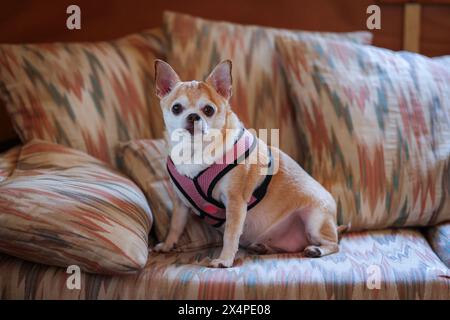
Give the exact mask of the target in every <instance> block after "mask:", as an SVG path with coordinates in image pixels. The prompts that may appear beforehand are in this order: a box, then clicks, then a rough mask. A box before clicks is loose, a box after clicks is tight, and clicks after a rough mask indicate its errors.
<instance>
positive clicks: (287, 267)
mask: <svg viewBox="0 0 450 320" xmlns="http://www.w3.org/2000/svg"><path fill="white" fill-rule="evenodd" d="M219 253H220V248H216V249H209V250H203V251H199V252H189V253H178V254H156V253H152V254H151V255H150V258H149V260H148V262H147V265H146V266H145V268H144V269H143V270H142V271H141V272H140V273H139V274H136V275H130V276H123V277H109V276H102V277H99V276H95V275H89V274H83V275H82V278H81V290H68V289H67V287H66V285H65V283H66V279H67V274H66V273H65V270H63V269H59V268H55V267H46V266H41V265H36V264H33V263H29V262H25V261H23V260H20V259H15V258H12V257H8V256H2V255H0V275H3V274H8V277H1V276H0V298H2V299H23V298H26V299H371V300H373V299H444V300H445V299H447V300H448V299H450V281H449V278H448V277H449V276H450V274H449V269H448V268H446V267H445V266H444V265H443V264H442V262H441V261H440V260H439V258H438V257H437V256H436V255H435V254H434V252H433V251H432V249H431V248H430V246H429V245H428V243H427V241H426V240H425V238H424V237H423V236H422V234H421V233H420V232H419V231H416V230H408V229H405V230H384V231H373V232H358V233H351V234H348V235H345V236H344V237H343V239H342V241H341V251H340V252H339V253H337V254H333V255H330V256H326V257H323V258H319V259H317V258H312V259H311V258H303V257H301V256H300V255H299V254H280V255H266V256H253V255H248V254H246V253H245V252H243V251H239V253H238V257H237V261H236V266H235V267H233V268H230V269H212V268H207V267H204V266H202V265H200V264H206V262H207V260H208V257H217V256H218V255H219ZM378 280H379V282H378ZM378 288H379V289H378Z"/></svg>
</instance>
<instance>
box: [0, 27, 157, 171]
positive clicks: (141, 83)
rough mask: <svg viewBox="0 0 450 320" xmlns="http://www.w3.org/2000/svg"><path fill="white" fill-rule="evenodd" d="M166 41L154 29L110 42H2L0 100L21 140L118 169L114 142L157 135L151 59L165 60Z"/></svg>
mask: <svg viewBox="0 0 450 320" xmlns="http://www.w3.org/2000/svg"><path fill="white" fill-rule="evenodd" d="M164 39H165V38H164V37H163V35H162V33H161V31H160V30H159V29H155V30H149V31H145V32H142V33H139V34H134V35H130V36H127V37H124V38H121V39H118V40H115V41H109V42H94V43H51V44H28V45H0V97H2V98H3V99H2V100H4V101H5V105H6V108H7V111H8V113H9V115H10V117H11V119H12V122H13V125H14V127H15V129H16V131H17V133H18V134H19V136H20V138H21V139H22V141H23V142H27V141H29V140H31V139H41V140H45V141H50V142H56V143H59V144H63V145H66V146H69V147H72V148H75V149H78V150H82V151H85V152H87V153H89V154H91V155H93V156H95V157H96V158H98V159H101V160H103V161H106V162H108V163H110V164H113V165H115V166H117V165H118V163H117V158H116V155H115V147H116V145H117V143H118V142H119V141H127V140H130V139H136V138H152V137H158V136H161V132H162V127H163V123H162V120H161V119H162V118H161V114H160V107H159V101H158V100H157V98H156V96H155V94H154V91H155V90H154V66H153V61H154V59H155V58H162V59H164V57H165V53H164V52H165V40H164ZM150 111H151V112H150Z"/></svg>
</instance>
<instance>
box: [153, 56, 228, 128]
mask: <svg viewBox="0 0 450 320" xmlns="http://www.w3.org/2000/svg"><path fill="white" fill-rule="evenodd" d="M155 82H156V95H157V96H158V97H159V98H160V104H161V108H162V112H163V116H164V122H165V125H166V129H167V131H168V133H169V135H171V134H172V133H173V132H174V131H175V130H179V129H185V130H187V131H188V132H189V133H190V134H191V135H192V136H194V135H197V134H203V135H205V134H208V132H209V131H210V130H211V129H218V130H221V129H223V128H224V127H225V125H226V119H227V115H228V114H229V113H230V112H231V110H230V105H229V99H230V97H231V84H232V80H231V61H229V60H226V61H223V62H221V63H220V64H218V65H217V66H216V67H215V68H214V70H213V71H212V72H211V74H210V75H209V76H208V78H207V79H206V80H205V81H186V82H184V81H181V80H180V78H179V76H178V75H177V73H176V72H175V71H174V70H173V69H172V67H171V66H170V65H169V64H168V63H166V62H164V61H161V60H156V61H155Z"/></svg>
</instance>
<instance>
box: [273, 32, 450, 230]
mask: <svg viewBox="0 0 450 320" xmlns="http://www.w3.org/2000/svg"><path fill="white" fill-rule="evenodd" d="M277 46H278V49H279V52H280V55H281V59H282V63H283V67H284V69H285V71H286V74H287V78H288V81H289V83H290V93H291V98H292V100H293V102H294V105H295V112H296V119H297V123H298V127H297V129H298V131H297V136H298V139H299V140H301V144H302V145H303V146H304V148H303V149H302V152H303V153H304V158H303V159H302V161H301V164H302V165H303V167H304V168H305V169H306V170H307V171H308V172H309V173H310V174H311V175H312V176H313V177H314V178H316V179H317V180H318V181H319V182H320V183H322V184H323V185H324V186H325V187H326V188H327V189H328V190H330V191H331V193H332V194H333V196H334V197H335V199H336V201H337V202H338V211H339V212H338V215H339V222H340V223H345V224H347V223H350V222H351V224H352V228H353V229H367V228H385V227H390V226H426V225H433V224H436V223H439V222H441V221H446V220H450V179H449V178H450V69H449V68H448V67H446V66H445V65H443V64H441V63H439V62H437V61H434V60H433V59H429V58H427V57H424V56H421V55H418V54H413V53H406V52H399V53H396V52H393V51H390V50H386V49H381V48H376V47H371V46H362V45H358V44H352V43H348V42H347V43H345V42H338V41H333V40H326V39H323V38H313V37H304V38H303V40H302V39H299V38H295V39H293V38H292V37H291V38H289V37H280V38H278V39H277Z"/></svg>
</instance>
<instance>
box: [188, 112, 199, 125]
mask: <svg viewBox="0 0 450 320" xmlns="http://www.w3.org/2000/svg"><path fill="white" fill-rule="evenodd" d="M186 120H187V122H191V123H194V122H195V121H199V120H200V116H199V115H198V114H196V113H191V114H190V115H188V116H187V118H186Z"/></svg>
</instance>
